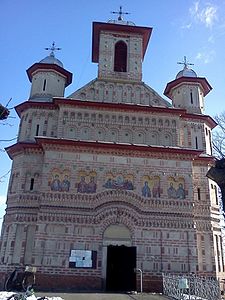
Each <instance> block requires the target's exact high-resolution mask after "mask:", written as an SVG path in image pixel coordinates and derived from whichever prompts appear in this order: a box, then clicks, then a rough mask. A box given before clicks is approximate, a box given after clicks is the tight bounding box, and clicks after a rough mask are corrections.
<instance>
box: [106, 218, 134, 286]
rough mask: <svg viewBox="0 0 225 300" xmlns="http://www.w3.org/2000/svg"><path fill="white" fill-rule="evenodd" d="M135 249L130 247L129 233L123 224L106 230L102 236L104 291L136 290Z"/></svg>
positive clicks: (111, 226)
mask: <svg viewBox="0 0 225 300" xmlns="http://www.w3.org/2000/svg"><path fill="white" fill-rule="evenodd" d="M135 268H136V247H133V246H131V232H130V230H129V229H128V228H127V227H126V226H124V225H123V224H114V225H110V226H109V227H107V228H106V230H105V232H104V234H103V278H104V279H105V290H106V291H111V292H125V291H135V290H136V273H135Z"/></svg>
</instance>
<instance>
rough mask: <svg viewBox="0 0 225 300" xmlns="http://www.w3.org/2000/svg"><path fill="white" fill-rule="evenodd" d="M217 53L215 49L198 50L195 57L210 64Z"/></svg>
mask: <svg viewBox="0 0 225 300" xmlns="http://www.w3.org/2000/svg"><path fill="white" fill-rule="evenodd" d="M215 54H216V53H215V51H214V50H211V51H207V52H206V51H204V52H198V53H197V55H196V56H195V58H196V59H197V60H199V61H201V62H203V63H204V64H208V63H210V62H212V61H213V60H214V57H215Z"/></svg>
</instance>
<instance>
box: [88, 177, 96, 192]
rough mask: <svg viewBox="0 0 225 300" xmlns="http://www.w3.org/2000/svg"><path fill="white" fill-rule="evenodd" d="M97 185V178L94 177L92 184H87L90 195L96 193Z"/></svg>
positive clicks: (91, 180)
mask: <svg viewBox="0 0 225 300" xmlns="http://www.w3.org/2000/svg"><path fill="white" fill-rule="evenodd" d="M96 189H97V184H96V182H95V178H94V177H93V176H92V177H91V179H90V182H89V183H88V184H87V191H88V193H96Z"/></svg>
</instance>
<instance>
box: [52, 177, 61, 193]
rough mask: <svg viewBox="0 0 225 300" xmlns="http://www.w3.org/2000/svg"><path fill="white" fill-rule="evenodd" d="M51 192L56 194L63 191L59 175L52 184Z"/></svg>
mask: <svg viewBox="0 0 225 300" xmlns="http://www.w3.org/2000/svg"><path fill="white" fill-rule="evenodd" d="M51 190H52V191H55V192H59V191H61V182H60V180H59V175H58V174H56V175H55V178H54V179H53V180H52V182H51Z"/></svg>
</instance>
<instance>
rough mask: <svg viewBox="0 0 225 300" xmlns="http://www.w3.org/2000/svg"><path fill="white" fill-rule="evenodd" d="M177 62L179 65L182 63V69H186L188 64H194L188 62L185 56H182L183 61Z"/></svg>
mask: <svg viewBox="0 0 225 300" xmlns="http://www.w3.org/2000/svg"><path fill="white" fill-rule="evenodd" d="M178 64H179V65H184V69H187V68H188V66H194V64H192V63H189V62H188V61H187V57H186V56H184V61H182V62H180V61H179V62H178Z"/></svg>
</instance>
